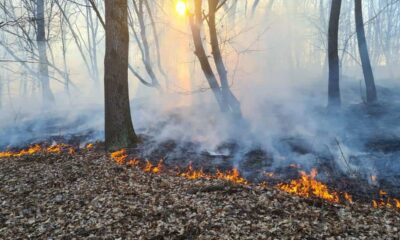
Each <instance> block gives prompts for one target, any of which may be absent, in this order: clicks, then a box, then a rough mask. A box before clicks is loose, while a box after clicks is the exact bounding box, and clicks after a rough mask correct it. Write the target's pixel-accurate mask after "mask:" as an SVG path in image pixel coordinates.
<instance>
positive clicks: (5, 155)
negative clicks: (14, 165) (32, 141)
mask: <svg viewBox="0 0 400 240" xmlns="http://www.w3.org/2000/svg"><path fill="white" fill-rule="evenodd" d="M41 151H42V147H41V146H40V145H34V146H32V147H29V148H28V149H23V150H21V151H19V152H11V151H5V152H0V158H11V157H22V156H26V155H33V154H36V153H39V152H41Z"/></svg>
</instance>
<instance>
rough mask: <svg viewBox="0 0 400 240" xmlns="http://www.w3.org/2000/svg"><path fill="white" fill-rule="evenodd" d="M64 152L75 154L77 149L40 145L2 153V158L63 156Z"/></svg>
mask: <svg viewBox="0 0 400 240" xmlns="http://www.w3.org/2000/svg"><path fill="white" fill-rule="evenodd" d="M64 151H68V153H69V154H74V153H75V149H74V148H73V147H70V146H68V145H66V144H54V145H51V146H49V147H42V146H40V145H39V144H36V145H33V146H31V147H28V148H26V149H22V150H20V151H5V152H0V158H12V157H23V156H29V155H35V154H39V153H48V154H49V153H50V154H61V153H62V152H64Z"/></svg>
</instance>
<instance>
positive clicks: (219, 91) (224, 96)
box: [189, 0, 241, 116]
mask: <svg viewBox="0 0 400 240" xmlns="http://www.w3.org/2000/svg"><path fill="white" fill-rule="evenodd" d="M225 2H226V1H218V0H209V2H208V4H209V12H208V15H207V16H206V17H207V21H208V25H209V31H210V38H211V47H212V54H213V59H214V63H215V66H216V68H217V72H218V74H219V80H220V83H221V85H220V83H218V80H217V77H216V76H215V74H214V71H213V69H212V67H211V64H210V62H209V60H208V56H207V53H206V51H205V48H204V46H203V40H202V35H201V27H202V23H203V11H202V3H203V1H202V0H195V6H194V14H190V15H189V22H190V28H191V31H192V37H193V42H194V47H195V54H196V56H197V58H198V60H199V62H200V66H201V68H202V70H203V73H204V75H205V77H206V79H207V81H208V84H209V86H210V88H211V90H212V91H213V93H214V96H215V98H216V99H217V102H218V104H219V107H220V109H221V111H222V112H230V113H233V114H234V115H236V116H241V110H240V103H239V101H238V100H237V99H236V97H235V96H234V95H233V93H232V92H231V90H230V87H229V84H228V76H227V70H226V68H225V65H224V62H223V59H222V55H221V50H220V48H219V41H218V35H217V28H216V19H215V18H216V13H217V11H218V10H219V9H220V8H221V7H222V6H223V4H224V3H225Z"/></svg>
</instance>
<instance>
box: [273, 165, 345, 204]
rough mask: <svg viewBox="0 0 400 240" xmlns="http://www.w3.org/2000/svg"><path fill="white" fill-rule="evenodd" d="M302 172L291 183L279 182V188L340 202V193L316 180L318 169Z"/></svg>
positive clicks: (299, 194) (303, 195) (288, 191)
mask: <svg viewBox="0 0 400 240" xmlns="http://www.w3.org/2000/svg"><path fill="white" fill-rule="evenodd" d="M300 174H301V178H300V179H298V180H292V181H291V182H290V183H289V184H285V183H281V184H278V188H279V189H280V190H282V191H285V192H287V193H292V194H295V195H298V196H301V197H318V198H322V199H325V200H327V201H329V202H333V203H339V202H340V200H339V194H338V193H336V192H331V191H330V190H329V189H328V187H327V186H326V185H325V184H323V183H321V182H319V181H317V180H315V177H316V176H317V174H318V172H317V170H316V169H313V170H312V171H311V173H310V175H307V174H306V173H305V172H303V171H301V172H300ZM348 197H349V195H348Z"/></svg>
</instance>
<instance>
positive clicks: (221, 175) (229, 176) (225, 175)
mask: <svg viewBox="0 0 400 240" xmlns="http://www.w3.org/2000/svg"><path fill="white" fill-rule="evenodd" d="M216 178H217V179H222V180H226V181H229V182H233V183H237V184H247V183H248V182H247V181H246V179H244V178H242V177H241V176H240V173H239V170H238V169H237V168H234V169H232V170H231V171H226V172H221V171H219V170H217V173H216Z"/></svg>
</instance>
